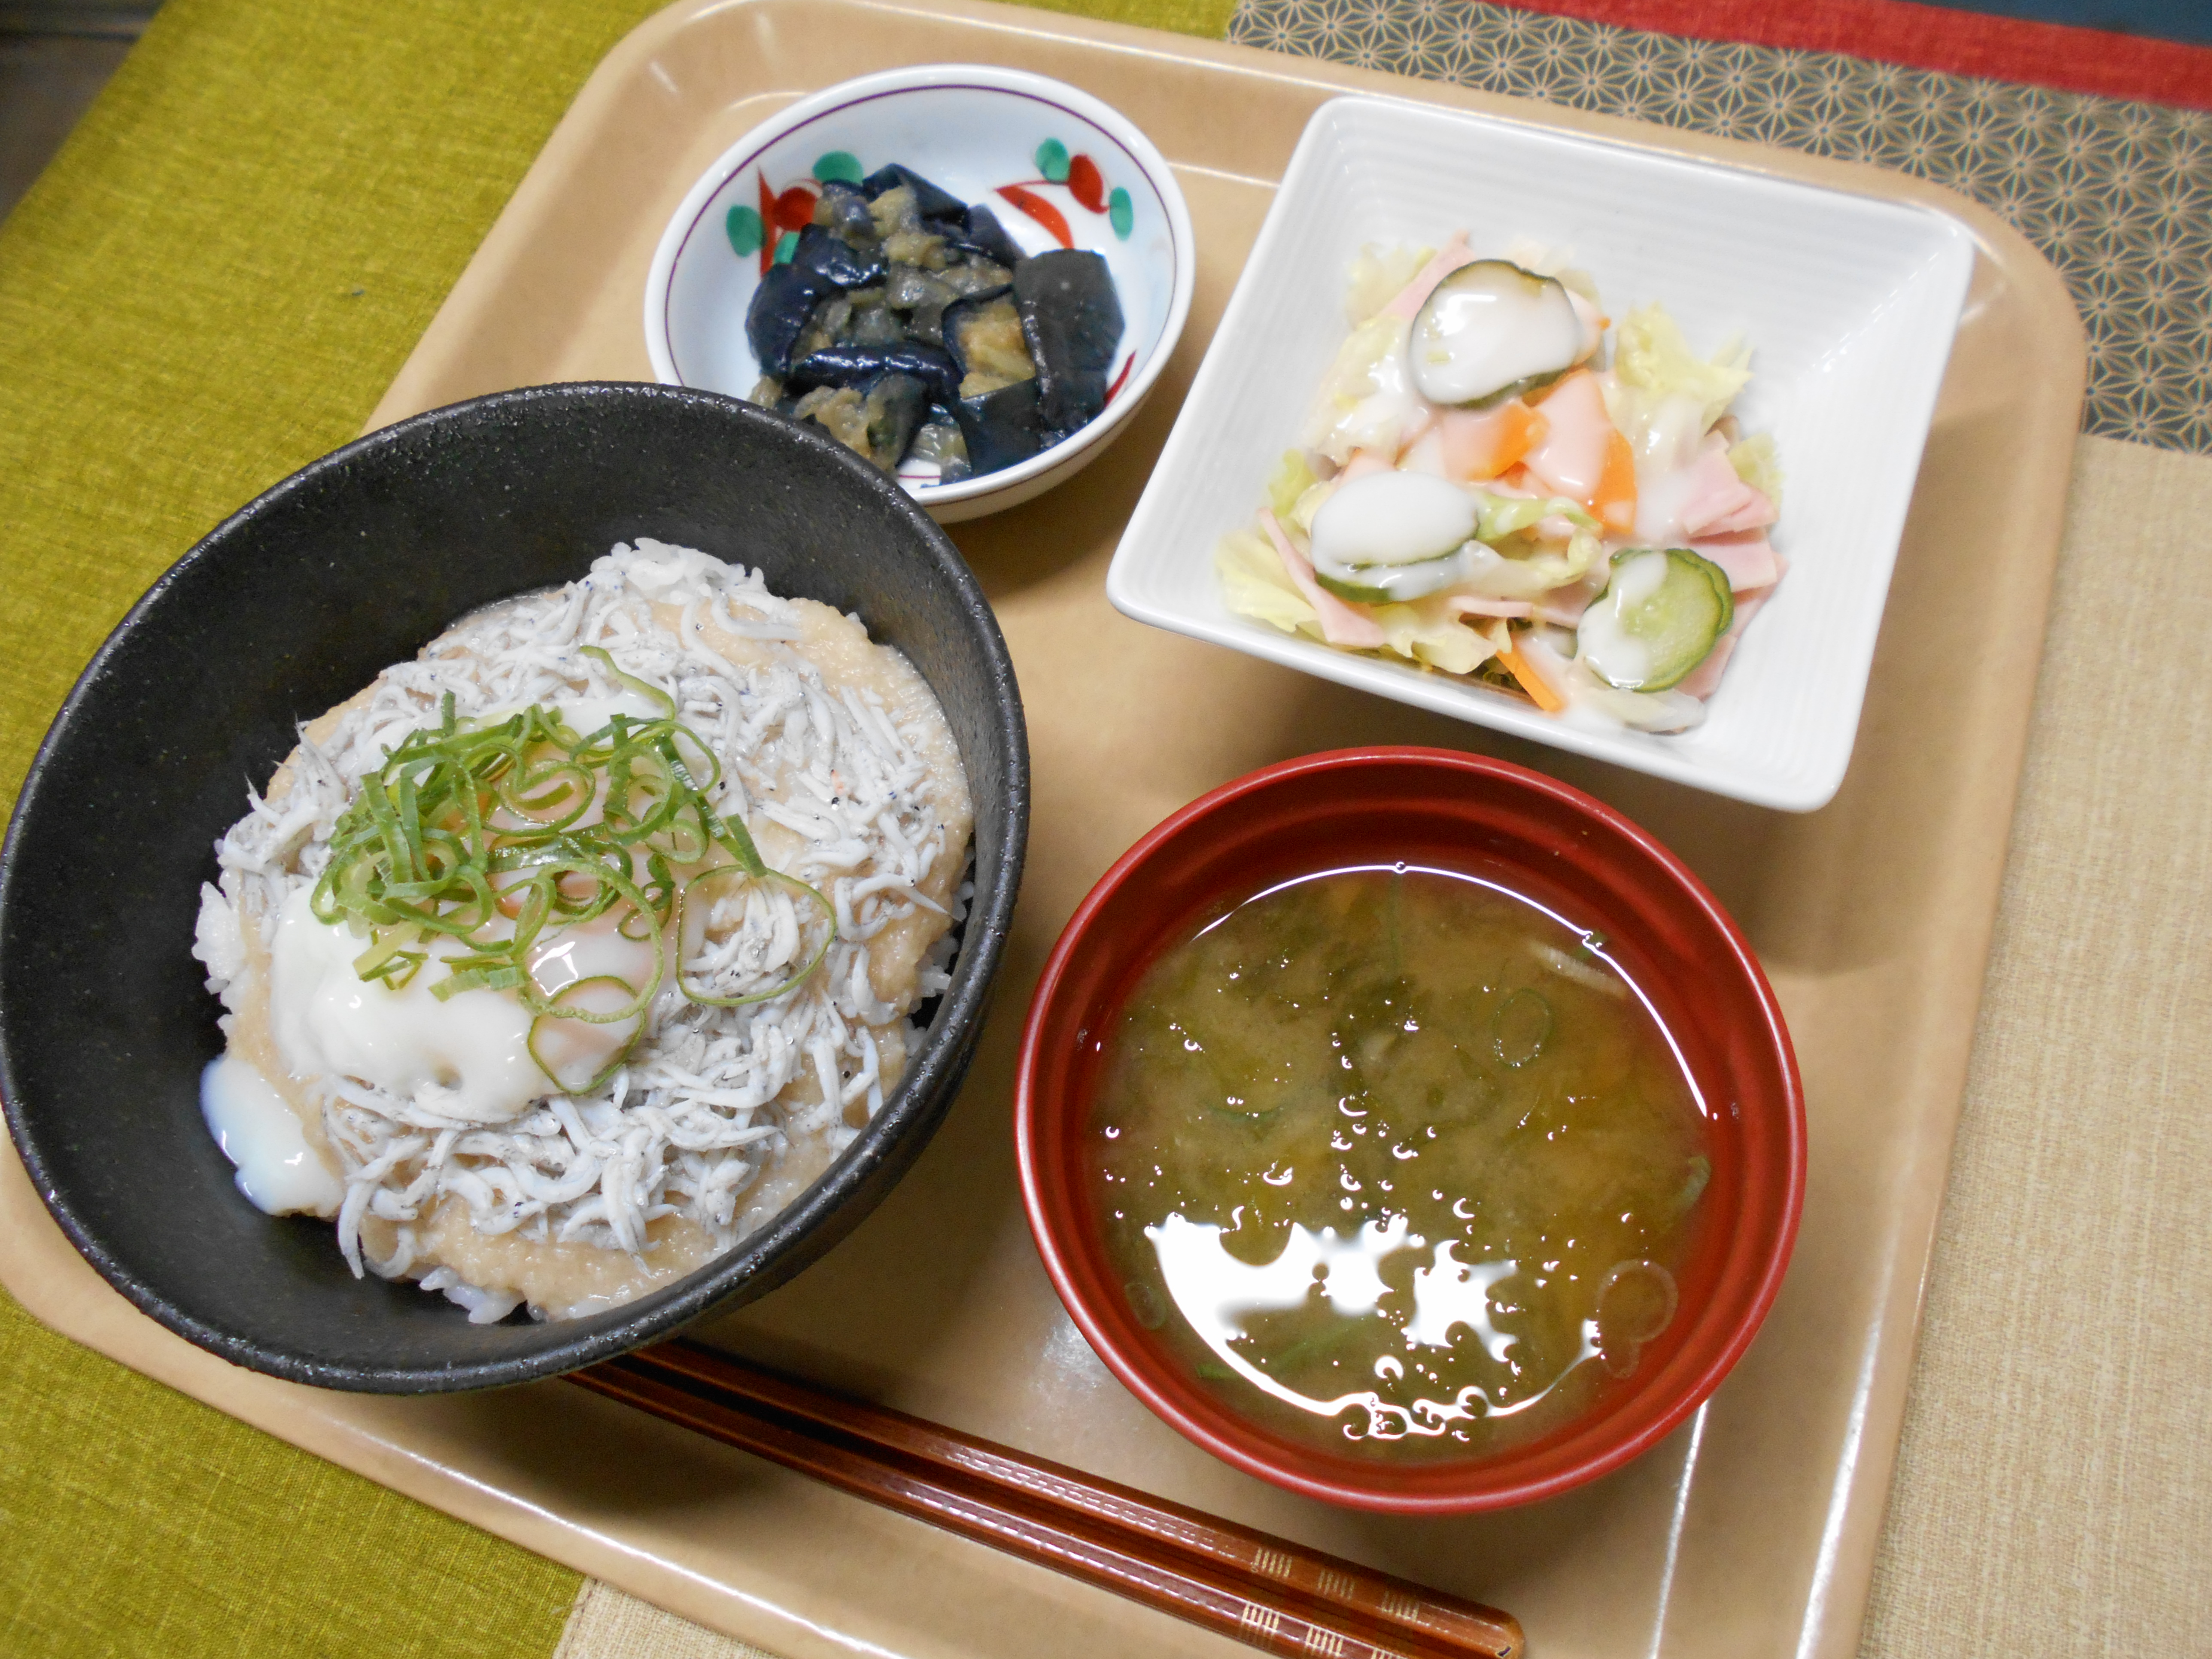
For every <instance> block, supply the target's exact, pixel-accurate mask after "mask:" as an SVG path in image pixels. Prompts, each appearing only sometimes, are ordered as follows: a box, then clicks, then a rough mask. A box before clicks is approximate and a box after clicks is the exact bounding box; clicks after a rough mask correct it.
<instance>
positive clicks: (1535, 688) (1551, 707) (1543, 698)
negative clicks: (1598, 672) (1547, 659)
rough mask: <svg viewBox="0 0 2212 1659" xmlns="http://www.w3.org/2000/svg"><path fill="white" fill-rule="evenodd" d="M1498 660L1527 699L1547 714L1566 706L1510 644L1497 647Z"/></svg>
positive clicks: (1563, 699)
mask: <svg viewBox="0 0 2212 1659" xmlns="http://www.w3.org/2000/svg"><path fill="white" fill-rule="evenodd" d="M1498 661H1499V663H1501V664H1502V665H1504V669H1505V671H1506V672H1507V673H1509V674H1510V675H1512V676H1513V678H1515V679H1516V680H1517V681H1519V682H1520V685H1521V689H1522V690H1523V691H1526V692H1527V693H1528V700H1529V701H1530V702H1533V703H1534V704H1535V705H1536V707H1537V708H1541V709H1542V710H1543V711H1544V712H1545V713H1546V714H1558V713H1559V711H1560V710H1561V709H1563V708H1565V707H1566V706H1567V703H1566V699H1565V698H1564V697H1562V696H1560V695H1559V693H1558V692H1556V691H1554V690H1552V688H1551V687H1550V686H1549V685H1547V684H1545V683H1544V677H1543V676H1542V675H1541V674H1539V673H1538V672H1537V671H1535V670H1534V668H1531V667H1530V666H1529V665H1528V659H1527V658H1526V657H1524V656H1522V654H1521V653H1519V652H1518V651H1516V650H1515V649H1513V647H1511V646H1502V647H1499V648H1498Z"/></svg>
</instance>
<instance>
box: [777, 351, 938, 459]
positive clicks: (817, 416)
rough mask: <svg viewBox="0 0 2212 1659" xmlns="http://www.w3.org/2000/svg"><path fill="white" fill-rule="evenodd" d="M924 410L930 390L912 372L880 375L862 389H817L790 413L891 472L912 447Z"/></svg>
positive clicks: (839, 387) (856, 387) (840, 387)
mask: <svg viewBox="0 0 2212 1659" xmlns="http://www.w3.org/2000/svg"><path fill="white" fill-rule="evenodd" d="M928 409H929V392H928V390H927V388H926V387H925V386H923V385H922V383H921V381H920V380H915V378H914V376H912V375H911V374H885V375H884V376H882V377H881V378H880V379H878V380H876V381H875V382H874V383H873V384H872V385H871V386H865V387H862V386H817V387H816V388H815V389H814V390H813V391H811V392H808V393H807V394H806V395H805V397H803V398H800V399H799V402H798V403H797V404H795V405H794V406H793V410H792V411H791V412H792V413H793V415H794V416H797V417H798V418H799V419H800V420H802V421H811V422H814V424H815V425H817V426H818V427H820V428H822V429H823V431H824V432H827V433H828V434H829V435H830V436H831V437H833V438H835V439H836V441H838V442H839V443H841V444H842V445H844V446H845V447H846V448H848V449H849V450H851V451H853V452H854V453H855V454H858V455H862V456H865V457H866V458H867V459H869V460H870V461H872V462H873V463H874V464H875V465H878V466H879V467H881V468H882V469H883V470H884V471H886V472H890V471H896V469H897V467H898V464H899V458H900V457H901V456H902V455H903V454H905V453H906V452H907V450H908V447H909V446H911V445H912V444H913V442H914V435H915V432H916V430H917V429H919V428H920V427H921V422H922V416H923V415H924V414H925V413H926V412H927V410H928Z"/></svg>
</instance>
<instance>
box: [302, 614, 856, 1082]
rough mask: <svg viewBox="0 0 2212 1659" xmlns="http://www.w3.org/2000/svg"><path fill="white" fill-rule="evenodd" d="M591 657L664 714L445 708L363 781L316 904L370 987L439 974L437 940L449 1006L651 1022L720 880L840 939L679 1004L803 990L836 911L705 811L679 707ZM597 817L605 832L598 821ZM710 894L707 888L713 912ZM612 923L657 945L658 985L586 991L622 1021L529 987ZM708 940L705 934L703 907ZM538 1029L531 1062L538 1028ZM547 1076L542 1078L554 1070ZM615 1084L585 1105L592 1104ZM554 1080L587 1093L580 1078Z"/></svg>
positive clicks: (709, 761)
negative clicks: (762, 988) (790, 971)
mask: <svg viewBox="0 0 2212 1659" xmlns="http://www.w3.org/2000/svg"><path fill="white" fill-rule="evenodd" d="M584 652H585V654H586V656H589V657H591V658H592V659H594V660H595V661H597V662H599V664H600V665H602V666H603V667H605V670H606V671H607V672H608V673H609V674H611V676H613V678H615V679H616V680H617V682H619V683H620V684H622V685H623V686H624V687H625V688H627V689H629V690H632V691H635V693H637V694H638V695H639V696H642V697H645V698H647V699H648V700H649V701H651V702H653V704H654V705H655V706H656V707H658V708H661V709H663V710H664V711H665V713H663V714H660V715H659V716H657V717H654V718H652V719H641V718H639V717H638V716H636V715H633V714H617V715H615V716H613V717H612V718H611V720H608V722H607V723H606V725H605V726H602V727H601V728H600V729H599V730H598V731H596V732H588V733H580V732H576V731H575V730H574V728H573V727H572V726H569V725H568V722H567V720H565V719H564V718H563V716H562V714H561V713H560V711H559V710H557V709H555V708H544V707H538V708H526V709H524V710H522V711H520V713H518V714H511V715H509V716H508V717H507V718H506V719H505V720H499V721H496V722H478V721H474V720H461V719H459V718H457V717H456V715H455V713H454V708H453V698H452V696H451V695H450V694H448V695H447V697H446V698H445V699H444V701H443V702H442V703H441V707H440V709H439V723H438V725H437V726H435V728H428V729H425V730H422V731H418V732H412V733H410V735H409V736H408V737H407V738H405V739H404V741H403V742H402V743H400V744H399V745H398V747H397V748H396V749H394V750H392V753H391V754H390V756H388V757H386V760H385V763H384V764H383V766H382V767H381V768H380V769H378V770H377V771H375V772H374V773H372V774H370V775H368V776H367V777H365V778H363V779H362V784H361V789H360V793H359V794H358V795H357V797H356V799H355V801H354V803H353V805H351V806H349V808H347V810H346V811H345V812H344V814H343V816H342V817H340V818H339V819H338V822H337V826H336V828H335V829H334V830H333V832H332V834H331V859H330V862H329V864H328V865H327V866H325V868H324V870H323V872H322V873H321V875H320V876H319V878H317V880H316V882H315V885H314V889H313V893H312V894H311V895H310V901H309V902H310V906H311V908H312V909H313V914H314V915H315V917H316V919H317V920H318V921H322V922H325V923H326V924H330V925H333V926H335V925H337V924H340V923H346V924H349V925H350V926H352V927H353V928H354V929H355V931H356V932H357V933H362V934H363V935H365V936H367V937H368V939H369V945H368V949H367V950H365V951H362V953H361V954H360V955H359V956H358V957H356V958H355V959H354V971H355V972H356V975H359V976H360V977H361V978H362V980H363V981H368V982H370V983H381V984H384V985H386V986H387V987H390V988H392V989H393V990H398V989H400V988H402V987H404V986H406V985H407V984H408V983H409V982H410V981H412V980H413V978H414V977H415V975H416V973H417V972H419V971H420V970H421V969H422V967H423V966H425V965H426V963H428V961H429V960H430V958H431V956H432V954H433V953H432V951H430V950H429V949H428V945H429V941H431V940H432V939H435V938H438V937H441V936H442V937H444V938H447V939H452V940H453V942H454V943H455V944H456V945H459V946H460V947H461V948H460V949H459V951H452V950H451V947H447V954H445V955H442V956H440V957H438V960H439V961H440V962H441V963H443V965H444V967H445V970H446V971H445V975H444V977H442V978H441V979H440V980H438V981H436V982H435V984H433V985H432V986H431V987H430V991H431V994H433V995H434V996H436V997H437V998H439V999H440V1000H441V1001H442V1000H447V999H448V998H451V997H453V996H456V995H459V994H460V993H461V992H464V991H471V990H479V989H481V990H495V991H512V992H513V993H514V994H515V996H516V997H517V998H518V999H519V1000H520V1001H521V1003H522V1005H523V1006H524V1007H526V1008H527V1009H528V1010H530V1012H532V1014H533V1015H535V1016H537V1017H538V1019H540V1020H542V1019H547V1018H553V1019H574V1020H580V1021H582V1022H584V1023H586V1024H617V1023H619V1022H621V1021H623V1020H627V1019H633V1018H639V1017H640V1016H641V1015H642V1014H643V1013H644V1012H645V1010H646V1009H647V1007H648V1006H650V1005H651V1003H652V1001H653V997H654V995H655V994H657V993H658V992H659V988H660V985H661V981H662V980H663V978H664V977H665V972H666V969H665V959H666V955H667V949H666V947H667V943H668V940H669V934H670V930H671V928H675V929H676V930H677V932H678V937H679V938H680V937H681V933H682V927H681V922H682V919H683V915H684V908H685V906H686V904H687V903H688V902H689V896H690V891H691V890H692V889H693V888H695V887H697V886H698V884H700V883H701V882H702V881H709V880H712V879H714V878H718V877H719V878H723V879H725V880H734V879H743V880H745V881H749V882H760V883H763V884H769V885H773V886H776V887H781V888H782V889H783V890H786V891H787V892H788V893H790V894H791V895H792V896H793V897H794V898H797V897H799V896H805V898H806V899H808V900H810V901H811V902H812V903H813V904H814V905H815V906H816V907H817V908H818V909H819V911H820V913H821V915H822V916H823V919H824V920H825V921H827V922H828V924H829V925H828V927H827V928H826V929H825V930H824V932H823V938H822V939H821V940H820V942H819V944H818V945H817V947H816V948H815V950H814V951H813V952H812V954H811V957H809V958H808V960H807V962H806V964H805V967H804V968H802V969H800V970H799V972H798V973H797V974H795V975H793V976H792V977H791V978H790V979H789V980H787V981H785V982H784V983H783V984H781V985H779V986H777V987H775V989H774V990H771V991H766V992H762V993H759V994H756V995H752V996H745V997H734V998H726V999H723V998H714V997H707V996H702V995H698V994H695V993H694V992H693V990H692V988H691V987H690V986H689V985H684V987H683V988H684V994H685V995H686V996H687V997H689V998H690V1000H692V1001H695V1002H702V1003H706V1004H708V1005H710V1006H717V1007H737V1006H744V1005H745V1004H748V1003H754V1002H764V1001H769V1000H773V999H775V998H776V997H780V996H782V995H784V994H786V993H787V992H789V991H791V990H793V989H794V988H796V987H798V986H799V984H801V983H802V982H803V981H805V979H806V978H807V977H808V976H809V975H811V974H812V973H813V972H814V970H815V969H817V968H818V967H819V966H820V965H821V963H822V959H823V957H824V956H825V955H826V954H827V953H828V951H829V941H830V939H833V938H835V937H836V910H835V908H833V907H832V906H831V904H830V902H829V900H828V899H827V898H826V897H824V896H823V895H822V893H821V892H819V891H818V890H816V889H815V888H813V887H811V886H809V885H808V884H806V883H805V882H803V881H800V880H799V879H798V878H796V877H793V876H787V875H785V874H783V873H781V872H778V871H774V870H771V869H769V867H768V865H767V862H766V861H765V860H763V858H762V857H761V855H760V849H759V848H757V847H756V846H755V845H754V844H753V838H752V836H751V835H750V833H749V832H748V831H747V830H746V828H745V826H744V822H743V821H742V820H741V819H735V818H726V817H723V816H722V815H721V814H720V813H719V812H717V811H714V808H713V807H712V806H711V805H708V799H707V797H708V793H709V792H710V791H712V790H713V789H714V788H715V787H717V786H718V785H719V784H720V781H721V776H722V769H721V765H720V762H719V761H718V760H717V759H716V758H715V756H714V750H712V749H710V748H709V747H708V745H707V744H706V743H705V742H704V741H703V740H702V738H700V737H699V735H698V733H696V732H693V731H692V730H690V728H689V727H688V726H684V725H683V724H682V723H681V722H680V721H678V720H677V718H676V702H675V700H674V699H673V698H672V697H671V696H669V695H668V694H667V693H666V692H665V691H663V690H659V688H658V687H656V686H653V685H651V684H647V682H645V681H643V680H641V679H638V678H635V677H634V676H632V675H629V674H625V673H624V672H623V671H622V670H621V669H620V668H618V667H617V666H616V665H615V662H614V659H613V658H612V657H611V656H610V655H609V654H608V653H606V652H605V650H603V649H601V648H600V647H597V646H586V647H584ZM594 806H596V807H597V809H598V822H596V823H585V822H584V820H585V819H586V817H590V816H591V815H592V809H593V808H594ZM716 848H720V850H721V852H722V853H724V854H726V855H727V856H728V858H729V859H730V860H731V864H730V865H727V866H716V867H715V868H714V869H711V870H708V871H704V872H698V873H696V874H694V875H693V876H691V877H690V879H689V880H679V878H678V874H677V872H678V870H680V869H684V868H687V867H690V866H696V865H698V864H699V863H700V862H701V861H702V860H705V859H708V858H710V857H713V856H714V849H716ZM712 896H713V890H712V889H703V890H702V891H701V894H700V899H701V903H702V907H703V906H704V905H706V904H708V903H710V902H711V900H712ZM608 915H611V916H613V918H614V926H615V929H616V931H617V933H619V934H620V935H621V936H622V937H623V938H624V939H629V940H630V941H631V942H633V943H635V944H640V945H651V946H652V947H653V970H652V972H651V973H650V975H647V980H646V982H645V983H644V984H643V985H633V984H631V983H630V982H629V981H627V980H620V979H614V978H612V977H611V976H608V975H600V976H597V977H595V978H594V979H592V980H586V981H579V983H580V984H586V985H596V986H599V987H600V988H602V989H604V988H605V987H607V986H619V987H621V989H622V992H623V995H622V997H621V999H620V1000H619V1006H614V1007H612V1008H610V1009H593V1008H587V1007H583V1006H576V1005H575V1004H574V1003H573V1002H569V1001H567V1000H563V999H562V998H558V997H550V996H548V995H547V994H545V993H544V991H543V990H542V989H540V988H539V987H538V982H537V981H536V980H535V979H534V978H533V977H532V975H531V973H530V971H529V963H530V957H531V952H532V948H533V947H534V946H535V945H537V943H538V940H539V939H541V938H543V937H544V936H545V935H546V934H547V933H548V932H549V930H550V931H551V932H555V933H557V932H559V931H560V930H562V929H564V928H568V927H579V926H581V925H583V924H585V923H586V922H591V921H597V920H598V919H599V918H600V917H602V916H608ZM510 922H511V923H512V928H511V930H510V929H509V928H508V927H507V923H510ZM697 931H698V932H699V933H701V934H702V935H703V933H704V909H703V908H702V910H701V913H700V926H699V928H698V930H697ZM502 935H503V936H502ZM679 980H680V975H679ZM575 988H576V987H574V986H572V987H569V992H570V993H571V994H572V993H573V992H574V989H575ZM536 1030H537V1025H536V1024H535V1023H533V1024H532V1056H533V1058H534V1057H535V1056H536V1054H537V1048H536V1042H535V1033H536ZM632 1041H635V1038H633V1039H632ZM627 1052H628V1050H627V1046H625V1048H624V1050H623V1053H624V1054H627ZM622 1058H623V1055H620V1054H618V1055H617V1057H616V1060H615V1062H614V1064H619V1063H620V1061H621V1060H622ZM539 1069H541V1070H546V1068H545V1066H544V1062H543V1061H542V1060H541V1061H540V1062H539ZM612 1070H613V1066H612V1065H610V1066H609V1067H608V1068H607V1071H606V1072H605V1073H602V1075H601V1077H600V1078H598V1079H593V1080H592V1082H591V1083H589V1084H586V1085H580V1091H583V1092H588V1091H590V1090H591V1089H592V1088H596V1087H597V1086H599V1083H600V1082H602V1081H604V1080H605V1076H607V1075H611V1073H612ZM546 1074H547V1076H549V1077H552V1073H551V1072H550V1070H547V1071H546ZM553 1081H554V1082H555V1083H556V1085H559V1086H561V1087H562V1088H563V1089H564V1090H567V1091H568V1092H571V1093H574V1092H578V1091H579V1090H578V1089H576V1088H571V1087H570V1086H569V1084H570V1081H571V1080H564V1079H560V1078H554V1079H553Z"/></svg>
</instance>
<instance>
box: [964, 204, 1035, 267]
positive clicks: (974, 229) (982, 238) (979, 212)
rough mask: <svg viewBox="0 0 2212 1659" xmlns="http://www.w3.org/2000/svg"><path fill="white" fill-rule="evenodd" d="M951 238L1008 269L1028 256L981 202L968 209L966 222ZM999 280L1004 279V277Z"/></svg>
mask: <svg viewBox="0 0 2212 1659" xmlns="http://www.w3.org/2000/svg"><path fill="white" fill-rule="evenodd" d="M952 240H954V241H955V242H957V243H958V244H959V246H962V247H964V248H968V249H970V250H972V251H973V252H977V253H980V254H981V255H982V256H983V257H984V258H987V259H988V260H990V261H992V262H993V263H994V264H1001V265H1004V266H1006V269H1007V270H1010V271H1011V270H1012V269H1013V268H1014V267H1015V266H1016V265H1018V264H1021V262H1022V261H1023V260H1024V259H1025V258H1028V257H1029V256H1028V255H1027V254H1025V253H1024V252H1022V251H1021V249H1019V248H1018V247H1016V246H1014V239H1013V238H1012V237H1011V236H1009V235H1007V234H1006V227H1005V226H1004V225H1002V224H1000V222H999V216H998V215H997V214H995V213H994V212H992V211H991V210H990V209H989V208H987V207H986V206H984V205H983V204H982V203H981V202H978V203H976V204H975V206H973V207H971V208H969V210H968V217H967V222H966V223H965V224H964V225H963V227H962V228H961V230H960V232H959V234H957V235H956V236H955V237H953V239H952ZM1004 280H1005V278H1003V277H1001V278H1000V281H1004Z"/></svg>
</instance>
